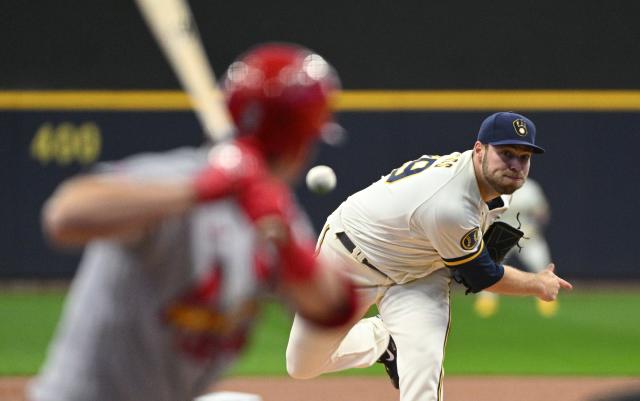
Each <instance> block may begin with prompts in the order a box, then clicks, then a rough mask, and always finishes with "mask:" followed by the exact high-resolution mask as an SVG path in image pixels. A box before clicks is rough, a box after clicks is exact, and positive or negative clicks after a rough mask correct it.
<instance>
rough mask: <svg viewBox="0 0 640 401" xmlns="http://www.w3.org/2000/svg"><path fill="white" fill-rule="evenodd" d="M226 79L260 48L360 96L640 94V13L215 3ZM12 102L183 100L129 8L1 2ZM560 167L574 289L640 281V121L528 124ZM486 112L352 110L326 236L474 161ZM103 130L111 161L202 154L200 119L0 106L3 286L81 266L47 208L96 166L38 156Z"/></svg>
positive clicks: (566, 253) (560, 244) (611, 117)
mask: <svg viewBox="0 0 640 401" xmlns="http://www.w3.org/2000/svg"><path fill="white" fill-rule="evenodd" d="M192 7H193V9H194V11H195V14H196V16H197V20H198V23H199V27H200V31H201V34H202V36H203V37H204V40H205V44H206V48H207V51H208V53H209V56H210V58H211V60H212V63H213V65H214V68H215V70H216V71H217V72H218V73H220V72H222V71H224V68H225V66H226V65H228V64H229V63H230V62H231V61H232V60H233V58H235V56H236V55H237V54H238V53H240V52H242V51H244V50H245V49H246V48H247V47H249V46H250V45H253V44H255V43H258V42H264V41H293V42H298V43H302V44H305V45H307V46H309V47H311V48H314V49H315V50H317V51H318V52H320V53H321V54H322V55H324V56H325V57H326V58H327V59H328V60H330V61H331V62H332V63H333V64H334V65H335V66H336V68H337V69H338V71H339V72H340V75H341V77H342V80H343V84H344V87H345V88H346V89H348V90H349V89H384V90H389V91H393V90H405V89H413V90H419V89H471V90H473V89H640V74H638V71H640V68H639V67H640V54H639V51H638V45H637V44H638V39H640V27H638V24H637V21H636V19H637V16H638V15H640V14H639V11H640V3H636V2H631V1H629V2H623V1H608V2H602V1H595V0H594V1H585V2H581V3H579V4H569V2H547V1H535V2H534V1H521V2H499V1H498V2H490V4H486V3H483V2H444V1H443V2H433V1H432V2H423V1H406V2H392V1H377V2H372V1H369V2H364V1H351V2H342V3H339V4H338V3H332V2H323V3H319V2H300V1H290V0H287V1H273V2H255V4H250V3H247V2H213V1H203V0H197V1H192ZM0 15H1V16H2V20H3V23H2V24H0V35H1V36H0V37H1V38H2V39H0V55H1V56H2V59H1V61H0V91H3V90H30V89H40V90H52V89H53V90H56V89H73V90H86V89H179V84H178V83H177V81H176V79H175V78H174V77H173V74H172V72H171V70H170V68H169V66H168V65H167V63H166V61H165V60H164V58H163V57H162V55H161V53H160V51H159V49H158V48H157V46H156V44H155V42H154V41H153V39H152V38H151V36H150V34H149V33H148V31H147V28H146V27H145V25H144V24H143V22H142V19H141V17H140V15H139V13H138V11H137V9H136V8H135V6H134V4H133V1H123V0H112V1H106V0H94V1H90V2H84V1H79V0H70V1H61V2H38V4H35V3H34V2H19V1H14V0H9V1H3V2H1V3H0ZM517 111H519V112H522V113H524V114H526V115H527V116H529V117H531V118H532V119H533V120H534V121H535V122H536V124H537V126H538V131H539V141H540V143H541V144H542V145H543V146H544V147H546V148H547V149H548V150H549V152H548V153H547V154H545V155H543V156H541V157H535V158H534V161H533V166H532V173H531V175H532V177H534V178H536V179H538V181H540V182H541V183H542V185H543V186H544V188H545V189H546V192H547V195H548V197H549V200H550V203H551V207H552V213H553V219H552V223H551V226H550V227H549V229H548V232H547V234H548V239H549V241H550V243H551V246H552V252H553V255H554V259H555V260H556V261H557V263H558V268H559V270H560V271H561V272H562V274H564V275H566V276H567V277H570V278H590V279H629V278H640V269H639V268H638V266H637V256H636V254H635V245H636V244H635V242H636V238H637V232H636V230H637V227H638V226H639V224H638V217H637V214H636V213H637V200H636V199H637V190H636V187H637V181H638V178H640V174H639V172H640V171H639V169H640V167H638V162H637V160H636V154H637V149H638V148H640V135H639V134H640V133H639V132H638V131H639V130H638V127H639V126H640V114H638V113H633V112H619V111H616V110H610V111H607V112H598V113H593V112H580V111H579V110H577V111H573V112H566V111H565V112H556V111H555V110H543V111H535V112H530V111H528V110H517ZM489 113H490V112H489V111H487V112H463V111H457V110H448V111H442V112H426V111H424V112H421V111H415V112H399V111H393V110H390V111H387V112H367V111H364V112H342V113H340V114H339V120H340V122H341V123H342V124H343V125H344V126H345V128H346V129H347V130H348V131H349V133H350V135H349V140H348V142H347V143H346V144H345V145H344V146H342V147H340V148H337V149H336V148H329V147H326V146H323V147H321V148H320V149H319V152H318V154H317V157H316V159H315V161H314V163H323V164H329V165H331V166H332V167H334V169H335V170H336V172H337V174H338V187H337V189H336V191H334V192H333V193H332V194H330V195H327V196H324V197H318V196H316V195H312V194H310V193H309V192H308V191H307V190H306V189H305V188H304V187H303V186H302V185H299V187H298V191H297V192H298V195H299V196H300V199H301V201H302V203H303V204H304V205H305V206H306V207H307V209H308V210H309V212H310V215H311V216H312V218H313V221H314V224H315V225H316V228H320V226H321V224H322V222H323V220H324V218H325V217H326V215H327V214H328V213H330V212H331V211H332V210H333V209H334V208H335V207H336V206H337V205H338V204H339V203H340V202H341V201H342V200H343V199H344V198H345V197H346V196H347V195H348V194H350V193H352V192H354V191H355V190H358V189H360V188H363V187H364V186H366V185H368V184H369V183H370V182H372V181H374V180H376V179H377V178H379V176H380V175H383V174H386V173H388V172H389V171H390V170H391V169H392V168H394V167H397V166H398V165H399V164H401V163H402V162H404V161H405V160H409V159H414V158H416V157H418V156H420V155H421V154H425V153H431V154H433V153H439V154H442V153H446V152H450V151H456V150H458V151H462V150H465V149H468V148H470V147H471V145H472V144H473V141H474V139H475V133H476V132H477V127H478V126H479V124H480V122H481V121H482V119H483V118H484V117H485V116H486V115H488V114H489ZM86 122H93V123H95V124H96V125H97V126H98V127H99V128H100V132H101V138H102V140H103V144H102V151H101V153H100V160H110V159H116V158H120V157H123V156H125V155H128V154H130V153H134V152H139V151H151V150H163V149H169V148H171V147H174V146H180V145H189V144H191V145H194V144H198V143H200V141H201V138H202V137H201V134H200V132H199V131H200V130H199V128H198V125H197V122H196V120H195V118H194V117H193V115H192V114H191V113H189V112H185V111H175V112H133V111H131V112H127V111H125V112H122V111H119V112H114V111H92V112H86V111H65V112H61V111H55V110H51V111H36V110H25V111H15V110H10V109H6V110H2V109H0V132H1V135H0V179H1V180H2V182H3V188H2V191H1V192H0V205H2V208H1V209H0V213H1V214H0V222H2V228H1V230H0V247H1V249H0V277H68V276H69V275H70V274H71V273H72V272H73V271H74V269H75V264H76V262H77V257H78V256H77V253H60V252H57V251H53V250H51V249H50V248H49V247H48V246H47V245H46V244H45V243H44V240H43V239H42V236H41V234H40V228H39V213H40V208H41V206H42V202H43V201H44V199H46V197H47V196H48V195H49V194H50V193H51V191H52V190H53V188H55V186H56V185H57V184H58V183H59V182H60V181H61V180H63V179H64V178H66V177H68V176H70V175H71V174H74V173H77V172H78V171H80V170H81V169H83V168H89V167H90V166H83V165H81V164H79V163H77V162H72V163H70V164H68V165H60V164H59V163H55V162H49V163H44V164H43V163H41V162H39V161H38V160H35V159H34V158H33V157H32V156H31V155H30V146H31V143H32V141H33V138H34V136H35V135H36V133H37V132H38V129H39V128H41V127H42V126H43V124H52V126H54V127H55V126H59V125H60V124H62V123H71V124H74V126H80V125H82V124H84V123H86Z"/></svg>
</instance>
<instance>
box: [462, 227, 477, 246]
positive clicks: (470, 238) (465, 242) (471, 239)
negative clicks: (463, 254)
mask: <svg viewBox="0 0 640 401" xmlns="http://www.w3.org/2000/svg"><path fill="white" fill-rule="evenodd" d="M479 239H480V228H479V227H476V228H474V229H472V230H471V231H469V232H468V233H466V234H465V235H464V237H462V239H461V240H460V246H461V247H462V249H464V250H465V251H470V250H472V249H473V248H475V247H476V245H478V240H479Z"/></svg>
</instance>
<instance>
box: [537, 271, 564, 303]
mask: <svg viewBox="0 0 640 401" xmlns="http://www.w3.org/2000/svg"><path fill="white" fill-rule="evenodd" d="M555 269H556V266H555V265H554V264H553V263H549V265H548V266H547V268H546V269H544V270H543V271H541V272H540V273H537V274H536V277H537V279H538V280H539V282H540V284H541V287H540V292H539V294H538V298H540V299H541V300H543V301H555V299H556V298H557V297H558V292H560V289H561V288H564V289H567V290H571V289H572V288H573V286H572V285H571V283H570V282H568V281H566V280H564V279H562V278H560V277H558V276H556V274H555V273H554V271H555Z"/></svg>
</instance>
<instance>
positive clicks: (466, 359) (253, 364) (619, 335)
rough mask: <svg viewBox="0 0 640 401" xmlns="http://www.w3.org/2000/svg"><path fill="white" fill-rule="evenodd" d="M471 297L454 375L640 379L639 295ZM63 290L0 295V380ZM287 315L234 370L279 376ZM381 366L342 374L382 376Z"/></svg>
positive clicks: (33, 347) (262, 330) (31, 352)
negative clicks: (494, 305)
mask: <svg viewBox="0 0 640 401" xmlns="http://www.w3.org/2000/svg"><path fill="white" fill-rule="evenodd" d="M473 299H474V297H473V296H471V295H469V296H465V295H463V294H462V293H458V292H456V293H454V296H453V297H452V330H451V335H450V337H449V342H448V345H447V351H446V352H447V354H446V370H447V374H448V375H456V374H513V375H520V374H522V375H525V374H526V375H529V374H536V375H595V376H638V375H640V363H638V361H640V340H639V339H640V317H639V316H640V315H639V312H638V311H640V291H636V292H633V291H629V290H625V291H613V290H611V291H604V290H598V291H590V292H587V291H585V290H583V291H581V290H579V289H578V290H575V291H574V292H573V293H570V294H564V296H563V297H562V298H561V302H560V309H559V312H558V315H557V316H556V317H554V318H543V317H541V316H539V315H538V314H537V312H536V309H535V302H534V300H533V299H531V298H508V297H502V298H501V302H500V309H499V312H498V314H496V315H495V316H493V317H491V318H489V319H481V318H479V317H477V316H476V315H475V314H474V312H473ZM63 300H64V292H62V291H53V290H48V291H46V292H37V293H36V292H33V291H30V292H16V291H9V292H5V293H4V294H0V322H2V323H1V324H0V375H30V374H33V373H35V372H36V370H37V369H38V366H39V365H40V363H41V362H42V360H43V358H44V355H45V351H46V346H47V343H48V341H49V339H50V337H51V335H52V333H53V330H54V327H55V323H56V321H57V318H58V315H59V313H60V310H61V307H62V303H63ZM290 319H291V317H290V315H289V313H288V312H286V311H284V310H283V308H282V307H281V306H280V305H279V304H276V303H270V304H268V305H266V307H265V310H264V313H263V315H262V318H261V320H260V323H259V327H258V330H257V331H256V332H255V335H254V338H253V343H252V346H251V347H250V349H249V350H248V352H247V353H246V354H245V355H244V357H243V358H242V359H241V361H240V362H239V364H238V365H237V366H236V368H235V369H234V370H233V371H232V373H233V374H238V375H274V374H275V375H282V374H285V371H284V349H285V346H286V342H287V336H288V330H289V325H290ZM382 372H383V369H382V367H381V366H378V365H376V366H374V367H371V368H369V369H357V370H351V371H349V372H346V373H345V374H357V375H363V374H382Z"/></svg>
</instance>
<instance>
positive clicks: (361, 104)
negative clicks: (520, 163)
mask: <svg viewBox="0 0 640 401" xmlns="http://www.w3.org/2000/svg"><path fill="white" fill-rule="evenodd" d="M337 106H338V109H339V110H343V111H392V110H398V111H403V110H405V111H412V110H417V111H420V110H423V111H438V110H445V111H456V110H464V111H489V110H491V111H492V110H529V111H531V110H540V111H614V110H615V111H638V110H640V91H624V90H441V91H393V92H389V91H369V90H363V91H345V92H344V93H343V94H342V96H340V97H339V98H338V103H337Z"/></svg>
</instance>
